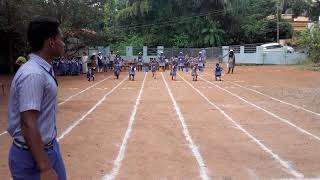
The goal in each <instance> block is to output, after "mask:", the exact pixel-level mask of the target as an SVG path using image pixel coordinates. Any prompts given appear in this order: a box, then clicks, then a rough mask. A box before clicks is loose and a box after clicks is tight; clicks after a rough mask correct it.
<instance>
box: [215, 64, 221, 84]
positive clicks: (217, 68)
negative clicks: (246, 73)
mask: <svg viewBox="0 0 320 180" xmlns="http://www.w3.org/2000/svg"><path fill="white" fill-rule="evenodd" d="M222 71H223V69H222V67H220V65H219V63H217V64H216V68H215V71H214V75H215V78H216V81H218V79H219V81H221V74H222Z"/></svg>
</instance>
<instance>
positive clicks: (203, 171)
mask: <svg viewBox="0 0 320 180" xmlns="http://www.w3.org/2000/svg"><path fill="white" fill-rule="evenodd" d="M161 76H162V79H163V81H164V83H165V85H166V87H167V91H168V93H169V96H170V98H171V101H172V104H173V106H174V109H175V111H176V113H177V115H178V117H179V120H180V123H181V125H182V128H183V131H182V132H183V135H184V137H185V138H186V140H187V142H188V146H189V148H190V150H191V151H192V153H193V156H194V157H195V158H196V160H197V163H198V166H199V171H200V177H201V179H210V177H209V176H208V173H207V168H206V165H205V164H204V160H203V158H202V156H201V154H200V151H199V148H198V146H196V145H195V144H194V142H193V140H192V138H191V135H190V132H189V130H188V126H187V124H186V122H185V120H184V117H183V115H182V113H181V111H180V108H179V106H178V104H177V102H176V100H175V98H174V96H173V94H172V92H171V89H170V87H169V85H168V83H167V81H166V79H165V78H164V76H163V73H161Z"/></svg>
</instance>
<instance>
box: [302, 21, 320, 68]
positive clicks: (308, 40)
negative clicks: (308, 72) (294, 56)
mask: <svg viewBox="0 0 320 180" xmlns="http://www.w3.org/2000/svg"><path fill="white" fill-rule="evenodd" d="M297 43H298V45H299V46H300V47H301V48H304V49H305V50H306V51H307V54H308V56H309V58H310V60H311V61H312V62H314V63H320V51H319V49H320V27H319V25H316V26H314V28H312V30H306V31H302V32H301V33H300V34H299V36H298V41H297Z"/></svg>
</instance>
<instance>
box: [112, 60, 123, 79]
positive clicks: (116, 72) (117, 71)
mask: <svg viewBox="0 0 320 180" xmlns="http://www.w3.org/2000/svg"><path fill="white" fill-rule="evenodd" d="M120 71H121V66H120V62H119V61H116V63H115V65H114V75H115V76H116V77H117V79H119V76H120Z"/></svg>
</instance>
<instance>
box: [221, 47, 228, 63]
mask: <svg viewBox="0 0 320 180" xmlns="http://www.w3.org/2000/svg"><path fill="white" fill-rule="evenodd" d="M228 53H229V46H222V57H223V62H227V61H228V56H227V54H228Z"/></svg>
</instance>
